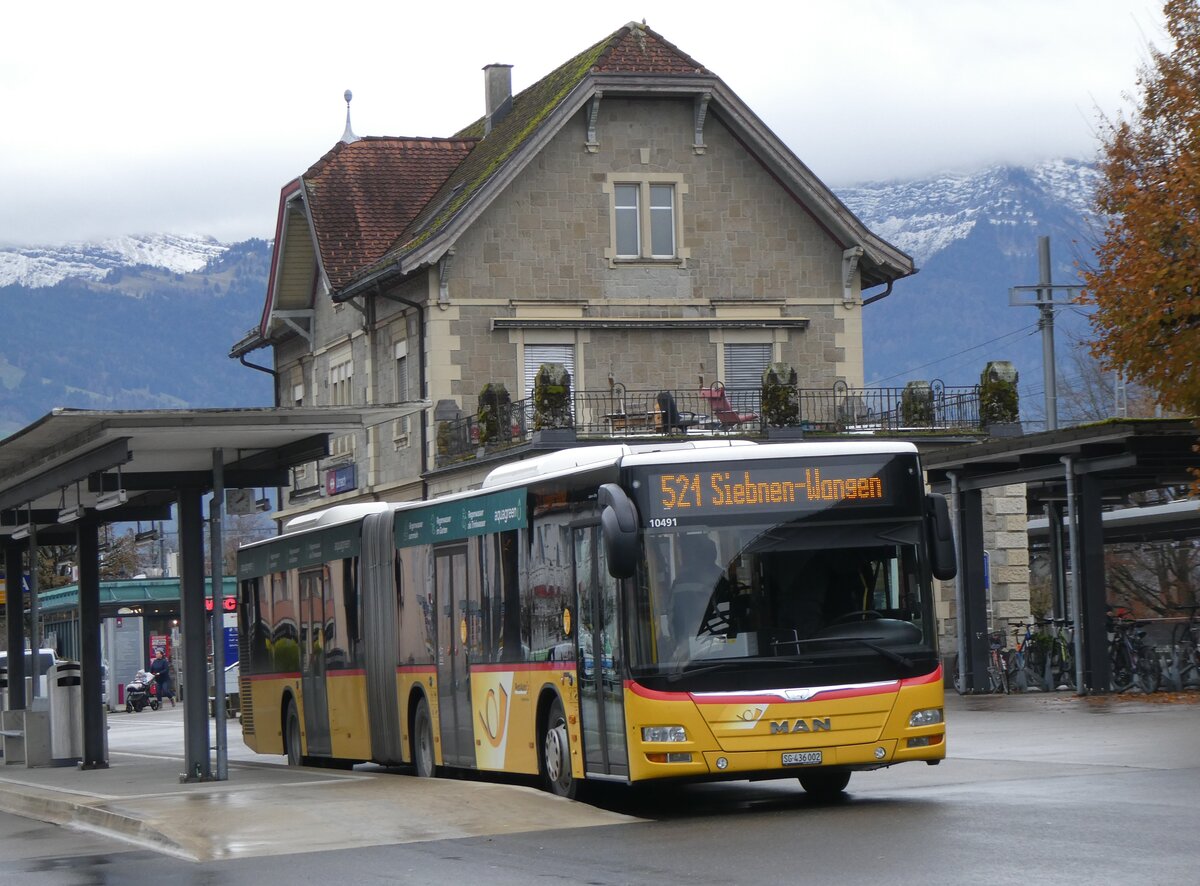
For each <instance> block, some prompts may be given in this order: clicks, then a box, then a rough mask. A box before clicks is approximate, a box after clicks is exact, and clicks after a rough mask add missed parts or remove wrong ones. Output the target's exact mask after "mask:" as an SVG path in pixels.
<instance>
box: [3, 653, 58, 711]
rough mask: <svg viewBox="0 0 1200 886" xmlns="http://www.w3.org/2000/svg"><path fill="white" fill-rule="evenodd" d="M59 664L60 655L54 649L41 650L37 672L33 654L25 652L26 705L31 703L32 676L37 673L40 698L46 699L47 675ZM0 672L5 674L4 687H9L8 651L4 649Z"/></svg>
mask: <svg viewBox="0 0 1200 886" xmlns="http://www.w3.org/2000/svg"><path fill="white" fill-rule="evenodd" d="M57 662H58V655H57V654H56V653H55V652H54V650H53V649H39V650H38V656H37V668H36V671H35V669H34V665H33V653H32V652H31V651H30V650H28V649H26V650H25V702H26V704H28V703H29V698H30V694H31V693H30V689H31V688H32V682H31V680H30V678H31V677H32V676H34V674H35V673H36V674H37V678H38V698H46V697H47V690H46V674H48V673H49V672H50V668H51V667H53V666H54V665H55V664H56V663H57ZM0 671H3V672H4V677H5V681H4V685H5V686H7V685H8V679H7V678H8V651H7V650H3V649H0Z"/></svg>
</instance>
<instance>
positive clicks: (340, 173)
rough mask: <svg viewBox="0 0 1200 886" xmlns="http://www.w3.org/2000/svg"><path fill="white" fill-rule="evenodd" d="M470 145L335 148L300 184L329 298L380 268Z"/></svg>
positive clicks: (458, 141) (429, 142)
mask: <svg viewBox="0 0 1200 886" xmlns="http://www.w3.org/2000/svg"><path fill="white" fill-rule="evenodd" d="M475 144H476V139H472V138H450V139H442V138H383V137H379V138H377V137H367V138H361V139H359V140H358V141H355V142H350V143H348V144H347V143H344V142H339V143H338V144H337V145H335V146H334V147H333V149H332V150H330V151H329V152H328V153H327V154H326V155H325V156H324V157H322V158H321V159H320V160H318V161H317V162H316V163H314V164H313V165H312V167H310V168H309V170H308V171H307V172H305V173H304V175H303V176H302V180H303V182H304V187H305V194H306V197H307V199H308V204H309V209H310V211H311V213H312V219H313V227H314V229H315V231H316V237H317V247H318V249H319V250H320V253H321V262H322V265H323V266H324V268H325V272H326V274H327V275H328V277H329V282H330V285H331V286H332V287H333V289H334V291H336V290H338V289H339V288H341V287H342V286H343V285H345V284H346V283H348V282H349V281H350V280H352V279H353V278H354V276H355V274H356V272H358V271H359V270H360V269H362V268H363V267H366V266H368V265H370V264H372V263H373V262H375V261H376V260H378V259H379V258H380V257H381V256H383V254H384V253H385V252H387V250H388V248H389V247H390V246H392V244H393V243H395V242H396V238H397V237H399V236H400V234H401V232H402V231H403V230H404V229H405V228H406V227H408V225H409V224H410V223H411V222H412V220H413V219H414V218H415V217H416V216H417V214H418V213H419V212H420V211H421V210H422V209H424V208H425V206H426V204H427V203H428V202H429V200H430V198H431V197H432V196H433V195H434V194H436V193H437V191H438V189H439V188H440V187H441V186H442V184H443V183H444V182H445V181H446V179H447V178H448V177H449V176H450V174H451V173H453V172H454V170H455V169H456V168H458V166H459V164H461V163H462V161H463V158H464V157H466V156H468V155H469V154H470V152H471V149H472V148H473V147H474V146H475Z"/></svg>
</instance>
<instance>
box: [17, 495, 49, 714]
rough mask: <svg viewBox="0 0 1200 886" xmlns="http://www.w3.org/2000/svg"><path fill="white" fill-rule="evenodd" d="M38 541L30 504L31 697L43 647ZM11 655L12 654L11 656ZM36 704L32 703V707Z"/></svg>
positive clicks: (29, 674)
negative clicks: (39, 599) (39, 597)
mask: <svg viewBox="0 0 1200 886" xmlns="http://www.w3.org/2000/svg"><path fill="white" fill-rule="evenodd" d="M17 590H18V591H20V590H21V576H19V575H18V576H17ZM39 590H40V589H39V588H38V543H37V525H36V524H35V523H34V522H33V505H32V504H30V506H29V646H30V648H31V649H32V650H33V652H32V657H31V658H30V661H31V662H32V663H33V667H32V668H31V669H30V673H28V674H26V675H25V676H27V677H32V678H33V679H31V680H30V681H29V695H30V698H31V699H33V698H37V697H38V696H39V695H40V693H39V692H38V690H39V689H40V687H39V686H38V683H39V682H41V681H40V680H38V677H39V675H40V674H39V668H38V650H40V649H41V648H42V613H41V609H40V607H39V606H38V591H39ZM10 657H11V656H10ZM33 706H34V705H33V704H32V703H31V704H30V707H33Z"/></svg>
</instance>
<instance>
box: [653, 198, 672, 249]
mask: <svg viewBox="0 0 1200 886" xmlns="http://www.w3.org/2000/svg"><path fill="white" fill-rule="evenodd" d="M650 257H651V258H674V257H675V186H674V185H650Z"/></svg>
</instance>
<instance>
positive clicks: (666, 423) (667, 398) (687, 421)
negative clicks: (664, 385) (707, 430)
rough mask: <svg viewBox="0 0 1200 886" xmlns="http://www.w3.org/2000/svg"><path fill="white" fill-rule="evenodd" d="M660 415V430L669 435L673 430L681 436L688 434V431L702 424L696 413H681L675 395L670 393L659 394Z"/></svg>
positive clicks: (662, 392) (661, 392) (660, 392)
mask: <svg viewBox="0 0 1200 886" xmlns="http://www.w3.org/2000/svg"><path fill="white" fill-rule="evenodd" d="M657 399H658V413H659V416H660V417H659V430H660V431H661V432H662V433H664V434H669V433H671V431H673V430H678V431H679V433H681V434H686V433H687V429H688V428H691V427H695V426H696V425H698V424H700V419H699V418H698V417H697V416H696V413H694V412H680V411H679V407H678V406H677V405H676V404H675V395H674V394H672V393H671V392H670V391H659V392H658V398H657Z"/></svg>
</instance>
